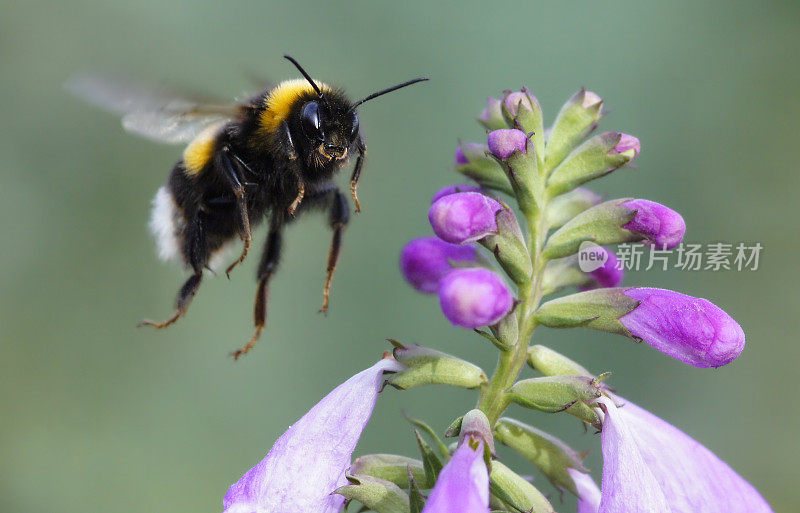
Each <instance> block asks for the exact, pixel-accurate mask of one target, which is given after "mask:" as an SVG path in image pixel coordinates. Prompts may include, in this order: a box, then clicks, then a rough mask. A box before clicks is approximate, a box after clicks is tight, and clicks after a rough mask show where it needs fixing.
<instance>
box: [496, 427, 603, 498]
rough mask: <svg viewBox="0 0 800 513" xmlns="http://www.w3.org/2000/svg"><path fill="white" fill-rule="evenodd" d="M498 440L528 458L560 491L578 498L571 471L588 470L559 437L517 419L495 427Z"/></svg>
mask: <svg viewBox="0 0 800 513" xmlns="http://www.w3.org/2000/svg"><path fill="white" fill-rule="evenodd" d="M494 433H495V437H496V438H497V440H498V441H499V442H500V443H502V444H503V445H507V446H509V447H511V448H512V449H514V450H515V451H516V452H518V453H520V454H521V455H523V456H525V457H526V458H527V459H528V460H530V462H531V463H533V464H534V465H536V467H537V468H538V469H539V470H540V471H541V472H542V473H543V474H544V475H545V476H547V478H548V479H549V480H550V481H551V482H552V483H553V484H554V485H555V486H556V487H558V488H559V489H561V490H569V491H570V492H572V493H574V494H576V495H577V493H578V491H577V489H576V488H575V481H573V480H572V477H570V475H569V472H567V469H568V468H574V469H576V470H580V471H581V472H588V471H589V470H588V469H586V468H585V467H584V466H583V463H581V460H582V458H581V457H580V455H579V454H578V453H577V452H575V451H574V450H572V449H571V448H570V447H569V446H568V445H567V444H565V443H564V442H562V441H561V440H559V439H558V438H556V437H554V436H553V435H550V434H548V433H545V432H544V431H541V430H539V429H536V428H535V427H533V426H529V425H527V424H523V423H522V422H520V421H518V420H514V419H508V418H501V419H500V420H499V421H497V426H495V432H494Z"/></svg>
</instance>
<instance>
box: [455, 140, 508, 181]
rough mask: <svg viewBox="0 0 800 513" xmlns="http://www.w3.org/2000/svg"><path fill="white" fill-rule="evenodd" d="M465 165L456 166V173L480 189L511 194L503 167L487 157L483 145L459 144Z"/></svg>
mask: <svg viewBox="0 0 800 513" xmlns="http://www.w3.org/2000/svg"><path fill="white" fill-rule="evenodd" d="M459 145H460V147H461V151H462V153H464V157H466V159H467V160H469V162H468V163H467V164H457V165H456V171H458V172H459V173H461V174H463V175H464V176H467V177H469V178H472V179H473V180H475V181H476V182H478V184H480V185H481V186H482V187H485V188H487V189H493V190H497V191H500V192H504V193H506V194H513V193H514V189H513V188H512V187H511V184H510V183H509V182H508V177H507V176H506V173H505V171H503V167H502V166H501V165H500V163H499V162H497V160H496V159H494V158H493V157H491V156H489V155H487V152H488V151H489V147H488V146H486V145H485V144H482V145H481V144H473V143H459Z"/></svg>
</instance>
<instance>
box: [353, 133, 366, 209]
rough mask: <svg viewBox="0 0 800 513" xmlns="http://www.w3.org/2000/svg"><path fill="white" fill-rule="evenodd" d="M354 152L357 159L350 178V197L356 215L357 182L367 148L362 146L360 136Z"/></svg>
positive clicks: (359, 204)
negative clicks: (356, 152)
mask: <svg viewBox="0 0 800 513" xmlns="http://www.w3.org/2000/svg"><path fill="white" fill-rule="evenodd" d="M356 151H358V157H357V158H356V165H355V167H354V168H353V174H352V176H351V177H350V196H352V197H353V202H354V203H355V205H356V214H357V213H359V212H361V203H359V202H358V180H359V179H360V178H361V168H362V167H364V156H365V155H366V154H367V147H366V146H364V141H363V140H362V139H361V136H359V138H358V141H357V142H356Z"/></svg>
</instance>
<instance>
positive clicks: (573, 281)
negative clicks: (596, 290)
mask: <svg viewBox="0 0 800 513" xmlns="http://www.w3.org/2000/svg"><path fill="white" fill-rule="evenodd" d="M592 283H593V280H592V278H591V277H590V276H589V275H588V274H586V273H585V272H583V271H581V269H580V267H579V266H578V256H577V255H570V256H568V257H564V258H557V259H555V260H551V261H549V262H547V266H546V267H545V268H544V273H543V275H542V295H544V296H546V295H548V294H552V293H553V292H557V291H558V290H560V289H563V288H564V287H581V286H586V285H590V284H592Z"/></svg>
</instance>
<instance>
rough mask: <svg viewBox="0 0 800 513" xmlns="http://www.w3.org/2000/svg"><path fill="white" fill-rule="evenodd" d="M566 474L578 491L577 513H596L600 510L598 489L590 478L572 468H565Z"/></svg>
mask: <svg viewBox="0 0 800 513" xmlns="http://www.w3.org/2000/svg"><path fill="white" fill-rule="evenodd" d="M567 472H569V475H570V477H571V478H572V480H573V481H575V487H576V488H577V489H578V510H577V513H597V510H598V509H599V508H600V488H598V487H597V484H595V482H594V479H592V476H590V475H589V474H584V473H583V472H581V471H580V470H576V469H574V468H567Z"/></svg>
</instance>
